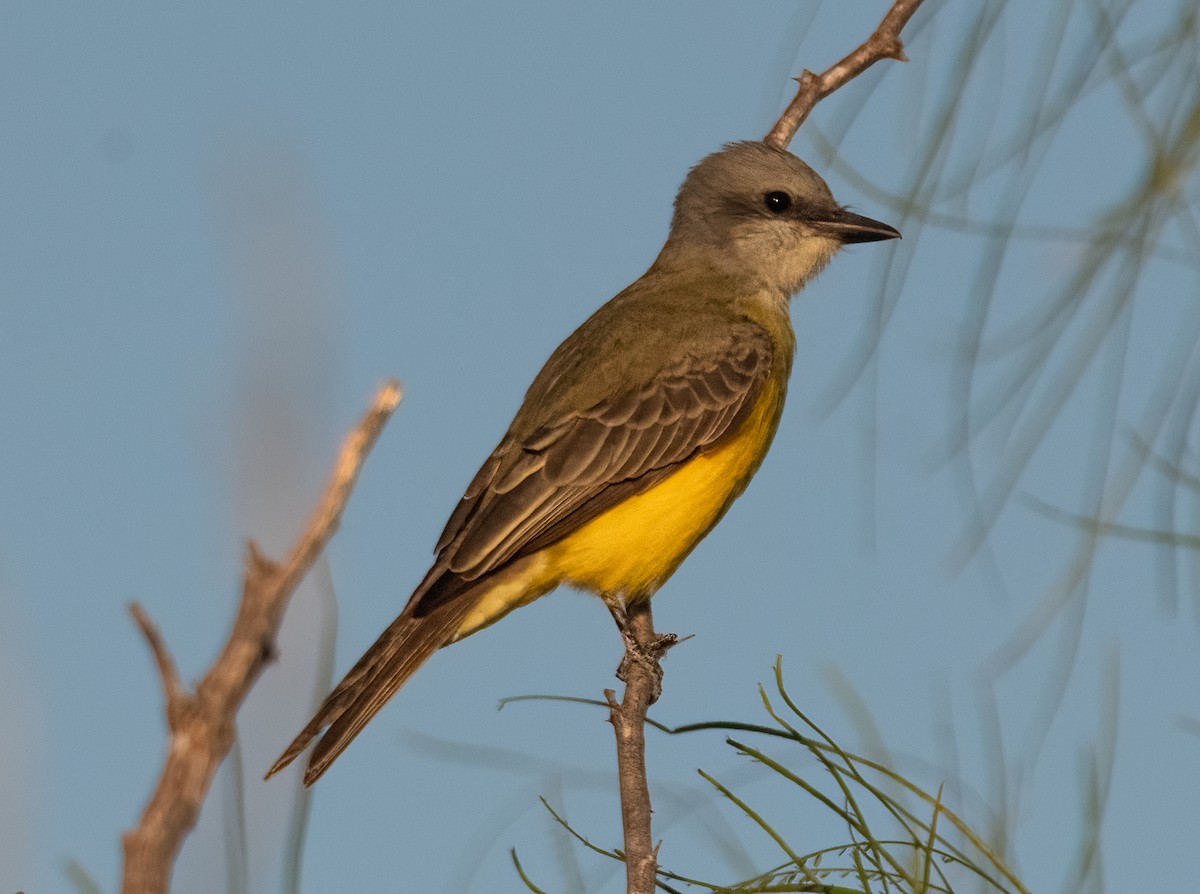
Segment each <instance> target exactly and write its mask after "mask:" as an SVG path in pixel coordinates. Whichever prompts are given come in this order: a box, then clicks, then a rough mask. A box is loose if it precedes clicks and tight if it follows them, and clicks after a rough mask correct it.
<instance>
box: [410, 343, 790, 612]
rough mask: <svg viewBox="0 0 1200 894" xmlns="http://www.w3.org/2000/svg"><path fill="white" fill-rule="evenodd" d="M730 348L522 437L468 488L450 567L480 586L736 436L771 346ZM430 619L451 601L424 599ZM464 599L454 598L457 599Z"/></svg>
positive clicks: (503, 448)
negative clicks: (500, 570) (438, 607)
mask: <svg viewBox="0 0 1200 894" xmlns="http://www.w3.org/2000/svg"><path fill="white" fill-rule="evenodd" d="M735 335H736V337H734V336H733V335H731V337H730V338H729V339H728V342H727V344H725V345H724V346H722V347H721V349H720V350H716V349H713V350H705V351H703V352H700V353H701V356H696V355H695V354H694V353H682V354H681V355H680V356H679V357H678V358H677V359H675V360H674V361H673V362H671V363H669V364H664V365H663V367H662V368H661V369H660V372H659V373H658V374H657V375H656V376H655V377H653V378H652V379H651V380H650V381H648V382H644V383H639V384H634V385H632V386H631V387H630V388H628V389H626V390H623V391H622V392H621V393H619V394H614V395H612V396H610V397H609V398H607V399H605V400H603V401H600V402H598V403H596V404H595V405H593V406H590V407H585V408H583V409H580V410H576V411H573V412H570V413H568V414H566V415H564V416H562V417H560V418H557V419H551V420H548V421H547V422H546V424H543V425H540V426H538V427H536V428H534V429H533V430H532V432H531V433H530V434H528V435H527V436H526V437H524V438H521V437H518V436H516V435H514V433H513V431H512V430H510V431H509V434H508V435H506V436H505V438H504V440H503V441H502V442H501V444H500V446H499V447H497V448H496V450H495V452H494V453H493V454H492V455H491V456H490V457H489V458H488V460H487V462H486V463H484V466H483V468H482V469H480V471H479V473H478V474H477V475H476V476H475V478H474V479H473V480H472V482H471V485H470V486H469V487H468V488H467V493H466V496H464V497H463V500H462V501H461V502H460V503H459V506H458V507H457V508H456V509H455V512H454V514H453V515H452V516H451V518H450V521H449V522H448V523H447V525H446V530H445V532H444V533H443V535H442V537H441V539H440V540H439V541H438V561H439V564H441V565H442V566H443V567H445V568H447V569H449V570H450V571H451V572H452V573H454V574H456V575H460V576H462V577H463V578H464V579H467V580H474V579H476V578H478V577H479V576H481V575H484V574H487V573H489V572H491V571H494V570H495V569H497V568H499V567H500V566H502V565H504V564H505V563H507V562H510V561H512V560H514V559H516V558H518V557H520V556H522V555H527V554H529V553H530V552H533V551H536V550H538V549H542V548H544V547H545V546H547V545H549V544H550V543H553V542H555V541H556V540H559V539H561V538H562V537H564V536H566V535H567V534H569V533H570V532H571V531H573V530H575V529H577V528H578V527H580V526H581V525H583V524H586V523H587V522H588V521H590V520H591V519H593V518H595V517H596V516H598V515H599V514H601V513H602V512H604V511H605V510H607V509H608V508H610V507H611V506H613V505H615V504H616V503H617V502H620V501H621V500H623V499H626V498H627V497H629V496H632V495H633V494H635V493H639V492H640V491H642V490H644V489H646V488H648V487H649V486H651V485H652V484H654V483H655V482H657V481H659V480H661V479H662V478H663V477H665V475H667V474H670V472H672V471H673V470H674V469H675V468H676V467H677V466H678V465H679V464H680V463H682V462H684V461H686V460H687V459H689V458H690V457H692V456H694V455H695V454H696V453H698V452H699V451H701V450H704V449H706V448H707V447H709V446H711V445H712V444H714V443H716V442H717V441H719V440H720V439H721V438H722V437H723V436H724V435H725V434H727V433H728V432H730V431H731V430H734V429H735V428H736V426H737V424H738V422H739V420H740V418H741V417H742V416H744V414H745V413H747V412H748V411H749V409H750V407H751V406H752V405H753V403H754V400H755V398H756V397H757V396H758V394H759V392H760V390H761V388H762V384H763V382H764V380H765V378H766V376H767V375H768V372H769V370H770V368H771V362H772V349H771V342H770V340H769V339H768V337H767V336H766V333H765V332H763V331H762V330H760V329H758V328H757V327H749V326H747V327H743V328H741V329H739V330H738V331H737V332H736V333H735ZM420 598H421V599H423V600H425V601H429V602H430V604H429V605H425V604H424V603H422V605H421V610H422V611H429V610H432V609H433V608H435V607H436V605H437V604H438V601H439V596H438V591H436V590H435V591H432V592H430V593H428V594H425V595H423V596H421V597H420ZM450 598H453V597H450Z"/></svg>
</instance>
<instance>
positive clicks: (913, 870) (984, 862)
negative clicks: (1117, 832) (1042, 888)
mask: <svg viewBox="0 0 1200 894" xmlns="http://www.w3.org/2000/svg"><path fill="white" fill-rule="evenodd" d="M775 690H776V693H777V698H778V701H779V703H780V705H781V706H782V708H780V707H778V706H777V705H776V703H775V701H774V698H773V697H772V696H770V695H768V693H767V690H766V689H765V688H764V687H762V686H760V687H759V695H760V697H761V699H762V704H763V707H764V709H765V710H766V712H767V714H768V715H769V717H770V718H771V720H772V722H773V723H772V725H769V726H767V725H762V726H760V725H755V724H749V723H739V722H729V721H707V722H704V723H695V724H689V725H686V726H678V727H667V726H664V725H662V724H659V723H656V722H654V721H649V720H648V721H647V722H648V723H649V724H650V725H651V726H653V727H654V728H656V729H658V730H661V731H663V732H666V733H668V734H671V735H682V734H684V733H695V732H701V731H706V730H719V731H723V732H737V733H748V734H750V735H752V736H756V737H759V738H760V739H762V740H763V741H762V742H761V743H760V744H758V745H752V744H749V742H748V741H743V740H742V739H735V738H732V737H731V738H726V740H725V742H726V744H727V745H729V747H731V748H733V749H734V750H735V751H736V752H737V753H738V754H741V755H744V756H745V757H748V758H750V759H751V760H753V761H755V762H757V763H759V764H760V765H762V766H764V767H766V768H767V769H768V770H770V771H771V772H772V773H773V774H774V777H775V780H776V784H777V785H778V786H781V787H792V788H794V789H795V791H796V793H797V794H798V795H800V796H801V797H804V798H808V799H812V800H814V801H816V802H817V803H818V804H819V805H820V806H821V808H822V809H823V810H825V811H828V812H829V813H830V814H832V815H833V816H835V817H836V818H837V820H838V823H839V825H844V826H845V829H846V837H845V838H844V839H842V840H839V841H836V842H833V843H825V844H821V845H820V846H817V847H814V846H813V845H814V842H812V841H805V842H801V841H799V840H797V838H796V834H795V833H794V832H792V831H791V830H788V829H783V828H781V827H780V826H779V825H778V824H773V823H772V822H770V821H769V820H767V819H766V817H765V816H764V815H763V814H762V813H761V812H760V811H758V810H756V809H755V808H754V807H753V805H751V804H750V803H749V802H748V801H747V800H745V799H744V798H742V797H740V796H739V795H737V794H736V793H735V792H734V791H733V790H732V789H731V788H729V787H727V786H726V785H724V784H723V783H721V782H720V781H719V780H718V779H717V778H715V777H714V776H712V775H710V774H709V773H706V772H705V771H704V770H700V771H698V772H699V774H700V776H701V778H703V779H704V780H705V782H706V783H708V784H709V785H710V786H712V788H713V789H714V790H715V791H716V792H717V794H719V795H720V797H722V798H724V799H725V800H727V801H728V802H729V803H730V804H732V805H733V806H734V807H735V808H736V809H737V810H738V811H739V812H740V813H741V815H742V816H743V817H744V818H745V819H748V820H750V822H751V823H752V824H753V825H754V826H756V827H757V828H758V830H759V831H761V832H762V833H763V834H765V835H766V836H767V837H768V838H769V839H770V840H771V841H772V842H773V843H774V845H775V846H776V847H778V848H779V850H780V851H782V852H783V855H784V856H785V857H786V859H785V860H784V861H783V862H782V863H779V864H777V865H775V866H773V867H771V868H769V869H766V870H764V871H763V872H761V873H759V874H757V875H754V876H752V877H750V878H747V879H743V880H742V881H738V882H735V883H733V884H718V883H714V882H708V881H704V880H701V879H697V878H692V877H689V876H687V875H684V874H682V873H679V872H676V871H672V870H670V869H666V868H660V870H659V883H658V886H659V888H660V890H662V891H666V892H669V894H670V892H680V891H681V890H682V889H681V888H680V887H677V886H679V885H683V886H688V887H689V888H692V889H696V888H699V889H702V890H704V891H709V892H712V894H735V892H736V894H767V892H772V894H774V892H785V891H789V892H790V891H796V892H813V894H909V892H911V894H927V892H936V894H950V892H954V891H961V890H966V889H967V887H968V886H970V889H971V890H975V891H979V890H982V891H984V892H995V894H1028V889H1027V888H1026V887H1025V886H1024V885H1023V884H1022V883H1021V881H1020V879H1019V878H1018V877H1017V876H1016V874H1015V873H1014V872H1013V871H1012V870H1010V869H1009V868H1008V866H1007V865H1006V864H1005V862H1004V860H1003V858H1002V856H1001V855H1000V854H998V853H996V852H995V851H994V850H993V848H992V847H990V846H989V845H988V843H987V842H986V841H985V840H984V838H983V837H982V836H981V835H979V834H978V833H976V832H975V831H974V830H973V829H972V828H971V827H970V826H969V825H968V824H967V823H966V821H964V820H963V819H962V818H960V817H959V816H958V815H957V814H955V813H954V812H953V811H951V810H950V809H949V808H948V807H947V806H946V805H945V804H944V803H943V802H942V792H941V789H940V788H939V790H938V792H937V793H936V794H931V793H929V792H928V791H926V790H925V789H923V788H921V787H920V786H919V785H917V784H916V783H914V782H912V781H910V780H909V779H907V778H905V777H904V776H903V775H901V774H900V773H898V772H896V771H895V770H892V769H890V768H888V767H887V766H885V765H883V764H881V763H879V762H877V761H873V760H869V759H868V758H865V757H862V756H860V755H857V754H853V753H851V752H849V751H846V750H845V749H844V748H842V747H841V746H840V745H839V744H838V743H837V742H836V741H835V740H834V739H833V738H832V737H830V736H829V735H828V734H827V733H825V732H824V730H822V729H821V728H820V727H819V726H817V725H816V724H815V723H814V722H813V721H812V720H810V719H809V718H808V717H807V716H806V715H805V714H804V712H803V711H801V710H800V708H799V707H798V706H797V705H796V703H795V701H793V699H792V697H791V696H790V694H789V693H788V691H787V688H786V685H785V684H784V680H783V669H782V661H781V660H780V659H776V662H775ZM526 698H530V697H526ZM533 698H537V697H536V696H534V697H533ZM519 700H522V699H510V700H509V701H519ZM550 700H554V701H576V702H580V703H585V704H594V705H599V706H602V707H603V706H604V705H603V703H602V702H599V701H593V700H591V699H563V698H561V697H552V698H551V699H550ZM743 738H745V737H743ZM779 745H784V746H785V750H784V751H783V752H782V753H781V754H778V755H777V754H773V753H770V752H769V751H768V750H767V749H769V748H775V747H777V746H779ZM810 760H811V761H815V768H814V771H805V772H800V771H798V770H796V769H795V768H794V765H796V764H800V763H807V762H808V761H810ZM542 803H543V805H544V806H545V807H546V809H547V810H548V811H549V812H550V814H551V815H552V816H553V817H554V819H555V820H556V821H557V822H558V823H559V824H560V825H561V826H562V827H563V828H564V829H565V830H566V831H567V832H569V833H570V834H571V835H572V836H574V838H575V839H576V841H578V842H579V843H580V844H582V845H583V846H584V847H586V848H587V849H589V850H591V851H593V852H595V853H597V854H600V855H602V856H605V857H607V858H610V859H613V860H622V859H623V855H622V854H621V852H620V851H619V850H610V849H607V848H603V847H600V846H598V845H596V844H594V843H593V842H591V841H589V840H588V838H586V837H585V836H584V835H583V834H582V833H581V832H579V831H578V830H576V829H575V828H573V827H572V826H571V825H570V824H569V823H568V822H567V821H566V820H565V819H564V818H563V817H562V816H561V815H560V814H559V813H558V812H556V811H555V810H554V809H553V808H551V807H550V805H549V804H548V803H546V801H545V800H544V799H543V801H542ZM513 862H514V865H516V867H517V871H518V873H519V875H520V877H521V880H522V881H523V882H524V883H525V885H526V887H527V888H528V890H530V891H533V892H538V891H540V890H541V889H539V888H538V887H536V885H535V884H534V882H533V881H532V880H531V879H530V878H529V877H528V875H527V874H526V873H525V871H524V870H523V869H522V868H521V865H520V862H519V861H518V860H517V857H516V854H515V852H514V853H513Z"/></svg>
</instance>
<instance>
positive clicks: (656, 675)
mask: <svg viewBox="0 0 1200 894" xmlns="http://www.w3.org/2000/svg"><path fill="white" fill-rule="evenodd" d="M608 609H609V611H610V612H611V613H612V616H613V620H614V621H616V622H617V629H618V630H620V631H621V639H622V640H624V642H625V654H624V655H623V656H622V657H621V663H620V664H619V665H618V666H617V679H618V680H620V681H621V682H622V683H628V682H629V675H630V673H631V671H632V670H633V669H634V667H635V666H636V667H643V668H645V669H646V670H648V671H649V672H650V676H651V680H652V690H651V698H650V704H654V703H655V702H656V701H658V697H659V696H660V695H662V678H663V669H662V664H661V661H662V657H663V656H664V655H666V654H667V652H668V651H669V650H670V649H671V648H672V647H673V646H676V645H678V644H679V643H681V642H683V641H684V640H687V639H691V637H690V636H685V637H682V638H681V637H678V636H676V635H675V634H674V633H655V632H654V631H653V630H652V629H651V630H650V631H649V634H650V637H649V638H648V639H646V640H642V639H640V638H639V636H638V634H639V633H641V634H642V635H645V633H646V632H647V631H646V630H645V628H644V626H643V625H639V624H632V623H630V622H629V620H630V619H629V614H628V612H627V610H626V607H625V605H624V604H623V603H617V602H610V603H608Z"/></svg>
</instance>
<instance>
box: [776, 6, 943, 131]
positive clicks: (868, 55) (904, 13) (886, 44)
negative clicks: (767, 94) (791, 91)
mask: <svg viewBox="0 0 1200 894" xmlns="http://www.w3.org/2000/svg"><path fill="white" fill-rule="evenodd" d="M921 2H922V0H896V2H895V3H893V4H892V8H891V9H889V10H888V12H887V15H885V16H884V17H883V21H882V22H880V23H879V27H878V28H876V29H875V32H874V33H873V34H872V35H871V36H870V37H868V38H867V39H866V41H865V42H864V43H863V44H862V45H861V46H859V47H858V49H856V50H854V51H853V52H852V53H850V55H848V56H846V58H844V59H842V60H841V61H840V62H838V63H836V64H834V65H831V66H830V67H829V68H827V69H826V70H825V71H824V72H822V73H821V74H819V75H815V74H813V73H812V72H811V71H809V70H808V69H807V68H806V69H805V70H804V71H802V72H801V73H800V77H798V78H796V79H795V80H796V81H797V83H799V84H800V89H799V90H798V91H797V93H796V96H795V98H794V99H793V100H792V101H791V103H790V104H789V105H788V107H787V108H786V109H785V110H784V112H783V114H782V115H780V116H779V120H778V121H776V122H775V126H774V127H772V128H771V130H770V132H769V133H768V134H767V135H766V136H765V137H763V142H764V143H766V144H767V145H768V146H775V147H776V148H778V149H786V148H787V146H788V144H789V143H790V142H791V141H792V137H794V136H795V135H796V131H797V130H799V129H800V125H801V124H803V123H804V119H805V118H807V117H808V113H809V112H811V111H812V110H813V106H815V105H816V104H817V103H818V102H820V101H821V100H822V99H824V98H825V97H826V96H828V95H829V94H830V93H832V92H833V91H834V90H837V89H838V88H839V87H841V86H842V85H844V84H846V83H847V82H849V81H851V80H853V79H854V78H856V77H858V76H859V75H860V74H862V73H863V72H864V71H866V70H867V69H868V68H870V67H871V66H872V65H874V64H875V63H876V62H878V61H879V60H880V59H897V60H899V61H900V62H907V61H908V57H907V56H905V55H904V43H903V42H902V41H901V40H900V31H901V30H902V29H903V28H904V26H905V25H906V24H907V23H908V20H909V19H911V18H912V16H913V13H915V12H916V11H917V7H918V6H920V5H921Z"/></svg>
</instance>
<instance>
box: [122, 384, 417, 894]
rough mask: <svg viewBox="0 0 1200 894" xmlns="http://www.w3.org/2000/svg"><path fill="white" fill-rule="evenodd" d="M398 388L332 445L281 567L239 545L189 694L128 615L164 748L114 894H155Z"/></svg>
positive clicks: (129, 835)
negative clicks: (231, 597) (241, 551)
mask: <svg viewBox="0 0 1200 894" xmlns="http://www.w3.org/2000/svg"><path fill="white" fill-rule="evenodd" d="M400 397H401V394H400V385H399V383H397V382H394V381H393V382H387V383H385V384H384V385H383V386H382V387H381V388H380V389H379V391H378V392H377V393H376V395H375V401H374V403H373V405H372V406H371V409H370V410H369V411H368V412H367V414H366V415H365V416H364V417H363V419H362V421H361V422H360V423H359V424H358V427H357V428H356V429H354V431H352V432H351V433H350V434H349V435H348V436H347V437H346V440H345V442H344V443H343V444H342V450H341V453H340V454H339V456H338V460H337V464H336V465H335V466H334V470H333V474H332V475H331V476H330V479H329V482H328V484H327V485H326V487H325V492H324V494H323V495H322V497H321V500H320V502H319V503H318V504H317V508H316V509H315V510H314V512H313V514H312V516H311V517H310V518H309V521H308V524H307V525H306V526H305V529H304V532H303V533H302V534H301V535H300V538H299V539H298V540H297V541H296V545H295V546H294V547H293V548H292V551H291V553H290V554H289V555H288V558H287V560H286V561H285V562H283V563H282V564H280V563H275V562H273V561H271V560H270V559H268V558H267V557H265V556H264V555H263V554H262V553H261V552H260V551H259V549H258V547H257V546H256V545H255V544H254V543H253V542H251V543H249V544H248V545H247V550H246V571H245V578H244V580H243V583H242V600H241V604H240V606H239V607H238V613H237V619H236V620H235V621H234V623H233V629H232V630H230V633H229V639H228V640H227V641H226V643H225V648H224V649H223V650H222V652H221V655H220V657H218V658H217V660H216V661H215V662H214V663H213V665H212V667H211V668H209V670H208V672H207V673H206V674H205V675H204V677H203V679H201V681H200V683H199V684H198V685H197V686H196V691H195V693H194V694H192V693H189V692H188V691H187V689H186V688H185V687H184V685H183V684H182V683H181V682H180V680H179V674H178V671H177V670H176V668H175V662H174V661H173V660H172V659H171V656H170V653H169V652H168V651H167V647H166V645H165V643H164V642H163V640H162V637H161V636H160V635H159V633H158V630H157V628H155V626H154V624H153V623H152V622H151V621H150V619H149V618H148V617H147V615H146V613H145V612H144V611H143V610H142V609H141V607H140V606H137V605H133V606H131V607H130V611H131V612H132V613H133V616H134V620H135V621H137V624H138V627H139V628H141V631H142V634H143V635H144V636H145V637H146V640H147V642H148V643H149V645H150V649H151V651H152V652H153V654H154V660H155V663H156V664H157V666H158V672H159V676H160V677H161V678H162V686H163V691H164V693H165V695H166V699H167V721H168V728H169V731H170V742H169V745H168V750H167V759H166V762H165V764H164V765H163V769H162V774H161V775H160V776H159V780H158V785H157V786H156V788H155V790H154V793H153V795H151V797H150V800H149V802H148V803H147V805H146V809H145V811H144V812H143V813H142V817H141V819H140V820H139V821H138V824H137V826H136V827H135V828H133V829H131V830H130V831H129V832H126V833H125V836H124V839H123V843H124V850H125V865H124V877H123V881H122V887H121V890H122V891H123V892H124V894H165V892H166V891H167V889H168V886H169V884H170V879H171V869H172V866H173V865H174V862H175V857H176V855H177V854H178V853H179V848H180V846H181V845H182V844H183V839H184V838H185V837H186V835H187V834H188V832H190V831H191V829H192V827H193V826H194V825H195V824H196V818H197V817H198V816H199V813H200V806H201V804H202V803H203V801H204V797H205V795H206V794H207V792H208V789H209V786H210V785H211V784H212V779H213V776H214V775H216V772H217V768H218V767H220V765H221V761H223V760H224V759H225V756H226V755H227V754H228V753H229V749H230V747H231V746H232V744H233V740H234V734H235V729H236V727H235V721H236V717H237V710H238V708H239V707H240V705H241V703H242V701H243V699H245V697H246V694H247V693H248V692H249V691H250V687H251V686H252V685H253V684H254V682H255V680H257V679H258V676H259V674H261V673H262V671H263V668H265V667H266V665H267V663H268V662H269V661H270V660H271V658H272V656H273V655H274V653H275V637H276V634H277V633H278V630H279V622H280V621H281V619H282V617H283V609H284V607H285V606H286V605H287V602H288V599H289V598H290V597H291V595H292V592H293V591H294V590H295V588H296V587H297V586H298V585H299V583H300V581H301V580H303V579H304V576H305V574H307V573H308V571H309V569H310V568H311V567H312V564H313V562H315V561H316V559H317V557H318V556H319V555H320V554H321V551H322V550H323V549H324V548H325V545H326V544H327V543H328V542H329V539H330V538H331V537H332V536H333V533H334V532H335V531H336V530H337V528H338V524H339V522H340V521H341V518H342V511H343V510H344V509H345V506H346V502H347V500H349V498H350V493H351V491H352V490H353V489H354V483H355V481H356V480H357V478H358V473H359V470H360V469H361V468H362V464H363V461H364V460H365V459H366V456H367V454H368V453H370V451H371V448H372V446H374V444H375V441H376V439H377V438H378V437H379V434H380V432H382V431H383V426H384V424H385V423H386V422H387V420H388V418H389V417H390V416H391V414H392V412H393V411H394V410H395V409H396V406H397V405H398V404H399V403H400Z"/></svg>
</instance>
